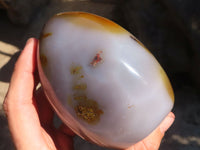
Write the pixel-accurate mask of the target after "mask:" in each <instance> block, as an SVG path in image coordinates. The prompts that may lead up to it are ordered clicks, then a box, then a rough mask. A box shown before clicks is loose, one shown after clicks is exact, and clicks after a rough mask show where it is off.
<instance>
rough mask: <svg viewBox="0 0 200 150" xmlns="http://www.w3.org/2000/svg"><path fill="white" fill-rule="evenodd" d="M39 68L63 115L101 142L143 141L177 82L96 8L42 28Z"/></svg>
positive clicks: (169, 100)
mask: <svg viewBox="0 0 200 150" xmlns="http://www.w3.org/2000/svg"><path fill="white" fill-rule="evenodd" d="M38 69H39V75H40V79H41V83H42V86H43V89H44V91H45V94H46V96H47V98H48V100H49V102H50V103H51V105H52V106H53V108H54V109H55V111H56V112H57V114H58V115H59V117H60V118H61V119H62V121H63V122H64V123H65V124H66V125H67V126H68V127H69V128H70V129H72V130H73V131H74V132H75V133H76V134H78V135H79V136H81V137H82V138H84V139H86V140H89V141H91V142H93V143H96V144H98V145H101V146H105V147H113V148H119V149H120V148H127V147H129V146H131V145H133V144H134V143H137V142H138V141H140V140H142V139H143V138H145V137H146V136H148V135H149V134H150V133H151V132H152V131H153V130H154V129H155V128H156V127H157V126H158V125H159V124H160V123H161V121H162V120H163V119H164V118H165V117H166V116H167V114H168V113H169V112H170V111H171V109H172V107H173V103H174V94H173V90H172V87H171V84H170V82H169V79H168V77H167V76H166V74H165V72H164V70H163V69H162V67H161V66H160V65H159V63H158V62H157V60H156V59H155V58H154V56H153V55H152V54H151V53H150V52H149V51H148V50H147V49H146V48H145V47H144V46H143V45H142V43H140V42H139V41H138V40H137V39H136V38H135V37H134V36H133V35H132V34H131V33H129V32H128V31H126V30H125V29H124V28H122V27H121V26H119V25H117V24H115V23H114V22H112V21H110V20H107V19H105V18H103V17H100V16H96V15H93V14H89V13H84V12H66V13H60V14H57V15H55V16H54V17H52V18H51V19H50V20H49V21H48V22H47V24H46V25H45V27H44V29H43V31H42V34H41V38H40V48H39V51H38Z"/></svg>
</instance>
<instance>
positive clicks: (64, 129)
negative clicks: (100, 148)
mask: <svg viewBox="0 0 200 150" xmlns="http://www.w3.org/2000/svg"><path fill="white" fill-rule="evenodd" d="M58 130H59V131H60V132H63V133H64V134H66V135H68V136H75V135H76V134H75V133H74V132H73V131H72V130H71V129H70V128H69V127H67V126H66V125H64V124H61V126H60V128H59V129H58Z"/></svg>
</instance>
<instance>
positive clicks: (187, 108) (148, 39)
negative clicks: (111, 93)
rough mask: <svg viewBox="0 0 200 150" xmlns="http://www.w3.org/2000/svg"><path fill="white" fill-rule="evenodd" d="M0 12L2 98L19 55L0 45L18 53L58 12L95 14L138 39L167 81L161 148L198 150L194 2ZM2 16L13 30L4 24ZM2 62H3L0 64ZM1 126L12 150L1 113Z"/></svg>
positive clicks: (95, 0)
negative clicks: (169, 100) (167, 120)
mask: <svg viewBox="0 0 200 150" xmlns="http://www.w3.org/2000/svg"><path fill="white" fill-rule="evenodd" d="M0 9H1V10H0V41H3V43H0V50H1V51H0V58H6V59H0V62H1V63H0V64H2V65H1V70H0V89H3V90H2V91H3V92H2V94H1V95H5V92H6V90H7V87H8V83H9V80H10V76H11V73H12V69H13V66H14V63H15V61H16V59H17V57H18V55H19V52H17V53H15V51H14V50H11V51H12V52H13V53H8V52H6V51H5V50H6V48H3V49H2V45H4V47H5V45H9V44H12V45H14V46H15V47H14V48H16V49H17V51H18V49H22V48H23V46H24V44H25V41H26V40H27V39H28V38H29V37H32V36H33V37H36V38H38V37H39V35H40V32H41V29H42V27H43V25H44V24H45V22H46V21H47V20H48V19H49V18H50V17H51V16H52V15H54V14H56V13H58V12H62V11H87V12H91V13H95V14H97V15H101V16H104V17H106V18H109V19H111V20H113V21H115V22H117V23H118V24H120V25H121V26H123V27H124V28H126V29H127V30H129V31H130V32H131V33H132V34H134V35H135V36H136V37H137V38H138V39H139V40H141V41H142V42H143V43H144V45H146V47H147V48H148V49H149V50H150V51H151V52H152V53H153V54H154V56H155V57H156V58H157V59H158V61H159V62H160V63H161V65H162V66H163V68H164V69H165V71H166V72H167V74H168V76H169V77H170V80H171V81H172V85H173V88H174V92H175V107H174V109H173V112H174V113H175V115H176V121H175V123H174V124H173V126H172V127H171V128H170V130H169V131H168V132H167V133H166V135H165V138H164V139H163V142H162V144H161V148H160V149H161V150H170V149H172V150H188V149H189V150H197V149H199V147H200V92H199V90H200V48H199V47H200V42H199V41H200V1H199V0H34V1H31V0H0ZM2 9H3V10H2ZM2 12H3V13H4V15H3V14H2ZM6 13H7V14H8V17H9V18H10V20H11V21H12V22H13V23H14V24H17V26H16V25H14V24H12V23H10V22H8V18H6V17H5V16H6V15H5V14H6ZM8 48H9V47H8ZM2 50H3V51H2ZM6 54H8V55H6ZM8 58H9V59H8ZM3 60H6V61H5V62H4V63H2V61H3ZM2 100H3V97H0V101H1V103H2ZM1 116H2V117H1ZM56 122H58V121H56ZM0 125H1V126H0V127H1V129H2V130H1V131H4V132H3V134H0V139H1V144H0V149H2V150H4V149H8V150H10V149H13V145H12V144H11V140H10V136H9V134H8V127H7V123H6V119H5V117H4V115H3V114H2V113H1V114H0ZM2 141H3V143H2ZM6 141H7V142H6ZM74 145H75V150H108V149H106V148H102V147H98V146H96V145H92V144H90V143H88V142H85V141H83V140H81V139H80V138H78V137H75V143H74Z"/></svg>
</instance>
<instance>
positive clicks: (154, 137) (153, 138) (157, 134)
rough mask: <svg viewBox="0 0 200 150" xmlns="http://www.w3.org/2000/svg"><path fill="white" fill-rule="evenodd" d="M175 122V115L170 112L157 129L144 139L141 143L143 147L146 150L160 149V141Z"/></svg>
mask: <svg viewBox="0 0 200 150" xmlns="http://www.w3.org/2000/svg"><path fill="white" fill-rule="evenodd" d="M174 120H175V115H174V114H173V113H172V112H170V113H169V114H168V115H167V117H165V119H164V120H163V121H162V122H161V124H160V125H159V127H158V128H156V129H155V130H154V131H153V132H152V133H151V134H150V135H149V136H148V137H146V138H145V139H144V140H143V142H144V145H145V146H146V147H147V148H148V150H158V149H159V147H160V143H161V140H162V138H163V136H164V134H165V132H166V131H167V130H168V128H169V127H170V126H171V125H172V123H173V122H174Z"/></svg>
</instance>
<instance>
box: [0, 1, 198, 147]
mask: <svg viewBox="0 0 200 150" xmlns="http://www.w3.org/2000/svg"><path fill="white" fill-rule="evenodd" d="M99 5H102V6H99ZM88 9H89V10H88ZM113 9H114V5H112V4H98V7H97V4H96V3H86V2H83V5H81V7H77V4H76V3H68V4H67V6H66V5H60V6H59V7H55V3H54V1H53V2H52V3H50V4H49V6H48V7H45V8H44V9H43V10H41V12H40V13H38V14H36V15H35V16H34V18H33V20H32V22H31V24H29V25H27V26H18V25H14V24H12V23H11V22H10V21H9V19H8V17H7V14H6V11H5V10H0V150H12V149H14V146H13V144H12V140H11V137H10V134H9V129H8V125H7V120H6V118H5V115H4V113H3V111H2V103H3V100H4V97H5V95H6V91H7V89H8V86H9V81H10V77H11V74H12V71H13V67H14V64H15V62H16V60H17V58H18V56H19V54H20V51H21V50H22V48H23V46H24V44H25V42H26V40H27V39H28V38H29V37H36V38H38V37H39V34H40V32H41V29H42V26H43V24H44V22H45V21H46V20H47V19H48V18H49V17H50V16H52V15H53V14H55V13H57V12H60V11H66V10H68V11H69V10H82V11H84V10H87V11H89V12H93V13H96V14H99V15H102V16H104V17H107V18H110V19H112V17H113V16H112V15H111V14H112V13H111V12H112V11H113ZM175 97H176V102H175V109H173V112H174V113H175V115H176V121H175V123H174V124H173V126H172V127H171V128H170V130H169V131H168V132H167V133H166V135H165V138H164V139H163V141H162V144H161V148H160V150H199V149H200V119H199V118H200V111H199V110H200V105H199V99H200V97H199V92H198V91H196V90H195V89H194V88H193V87H191V86H183V87H182V88H179V89H177V90H175ZM74 147H75V149H76V150H106V149H105V148H101V147H98V146H96V145H93V144H90V143H88V142H85V141H83V140H81V139H80V138H79V137H75V144H74Z"/></svg>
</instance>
